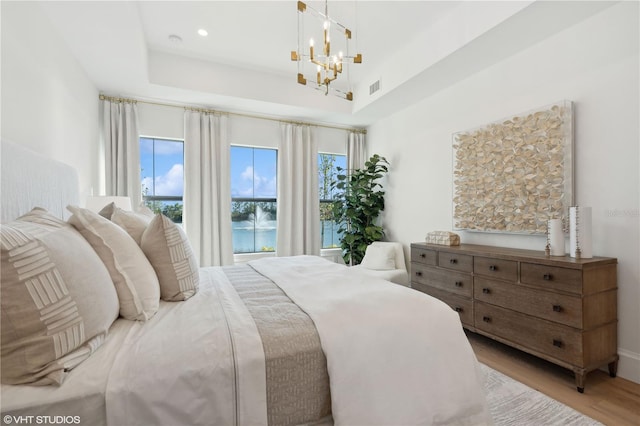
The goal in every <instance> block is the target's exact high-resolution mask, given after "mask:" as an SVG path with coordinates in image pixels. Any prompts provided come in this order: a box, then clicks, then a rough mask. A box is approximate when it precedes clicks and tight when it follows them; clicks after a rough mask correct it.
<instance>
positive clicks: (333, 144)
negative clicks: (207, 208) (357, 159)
mask: <svg viewBox="0 0 640 426" xmlns="http://www.w3.org/2000/svg"><path fill="white" fill-rule="evenodd" d="M283 120H286V118H283ZM228 123H229V129H228V136H229V140H230V142H231V144H232V145H246V146H256V147H265V148H277V147H278V142H279V141H280V123H279V122H278V121H274V120H271V119H262V118H254V117H249V116H243V115H238V114H230V115H229V120H228ZM138 130H139V132H140V134H141V135H144V136H153V137H159V138H172V139H184V108H183V107H179V106H163V105H154V104H145V103H143V102H139V103H138ZM313 134H314V137H315V138H316V139H317V141H318V150H319V151H320V152H326V153H331V154H344V153H346V143H347V131H346V130H343V129H334V128H328V127H321V126H314V130H313Z"/></svg>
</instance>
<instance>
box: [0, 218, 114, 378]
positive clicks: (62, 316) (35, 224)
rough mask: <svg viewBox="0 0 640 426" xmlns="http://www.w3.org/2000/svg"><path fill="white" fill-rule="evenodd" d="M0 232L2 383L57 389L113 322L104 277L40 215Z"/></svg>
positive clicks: (63, 231) (66, 228)
mask: <svg viewBox="0 0 640 426" xmlns="http://www.w3.org/2000/svg"><path fill="white" fill-rule="evenodd" d="M0 233H1V247H2V265H1V269H0V276H1V279H0V288H1V290H0V291H1V292H2V299H1V309H2V337H1V340H2V342H1V345H2V351H1V352H2V363H1V365H2V383H6V384H22V383H28V384H33V385H50V384H58V385H59V384H61V383H62V382H63V380H64V378H65V376H66V375H67V372H68V371H69V370H71V369H72V368H74V367H75V366H77V365H78V364H80V363H81V362H82V361H84V360H85V359H87V358H88V357H89V356H90V355H91V354H92V353H93V352H94V351H95V350H96V349H97V348H98V347H100V345H101V344H102V342H103V341H104V339H105V337H106V335H107V331H108V330H109V327H110V326H111V324H112V323H113V321H114V320H115V319H116V318H117V317H118V296H117V295H116V291H115V289H114V287H113V283H112V282H111V278H110V276H109V272H108V271H107V268H106V267H105V265H104V263H103V262H102V261H101V260H100V258H99V257H98V255H97V254H96V252H95V251H94V250H93V249H92V248H91V246H90V245H89V243H87V241H86V240H85V239H84V238H83V237H82V235H80V233H79V232H78V231H76V230H75V229H74V228H73V227H72V226H71V225H69V224H68V223H66V222H64V221H63V220H61V219H58V218H56V217H54V216H52V215H51V214H49V213H47V212H46V210H44V209H39V208H36V209H34V210H32V211H31V212H30V213H27V214H26V215H24V216H22V217H20V218H18V219H16V220H15V221H13V222H10V223H7V224H3V225H2V227H1V228H0Z"/></svg>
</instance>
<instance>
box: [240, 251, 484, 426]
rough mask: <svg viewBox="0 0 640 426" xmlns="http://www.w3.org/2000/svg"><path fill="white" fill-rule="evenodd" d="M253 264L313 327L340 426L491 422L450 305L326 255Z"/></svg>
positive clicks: (479, 380)
mask: <svg viewBox="0 0 640 426" xmlns="http://www.w3.org/2000/svg"><path fill="white" fill-rule="evenodd" d="M250 265H251V266H252V267H253V268H254V269H256V270H257V271H258V272H260V273H261V274H263V275H265V276H267V277H268V278H270V279H271V280H272V281H274V282H275V283H276V284H277V285H278V286H279V287H280V288H281V289H282V290H283V291H284V292H285V293H286V294H287V295H288V296H289V298H291V299H292V300H293V301H294V302H295V303H296V304H297V305H298V306H300V307H301V308H302V309H303V310H304V311H305V312H306V313H307V314H308V315H309V316H310V317H311V319H312V320H313V321H314V323H315V325H316V328H317V329H318V333H319V335H320V341H321V344H322V348H323V350H324V352H325V355H326V357H327V364H328V371H329V382H330V387H331V409H332V412H333V418H334V422H335V424H336V425H445V424H446V425H480V424H491V423H492V421H491V417H490V415H489V411H488V407H487V403H486V399H485V394H484V390H483V386H482V380H483V379H482V373H481V372H480V369H479V365H478V362H477V360H476V358H475V355H474V353H473V351H472V349H471V346H470V344H469V342H468V340H467V338H466V336H465V335H464V332H463V329H462V326H461V323H460V320H459V317H458V314H457V313H456V312H454V311H453V310H452V309H451V308H449V307H448V306H447V305H445V304H444V303H442V302H440V301H438V300H436V299H434V298H432V297H429V296H427V295H425V294H422V293H420V292H418V291H415V290H411V289H409V288H406V287H403V286H399V285H393V284H391V283H389V282H388V281H384V280H379V279H375V278H370V277H367V276H364V275H362V274H360V273H358V272H356V271H355V270H352V269H350V268H347V267H345V266H343V265H338V264H335V263H331V262H328V261H326V260H323V259H321V258H318V257H311V256H296V257H282V258H269V259H260V260H256V261H252V262H250Z"/></svg>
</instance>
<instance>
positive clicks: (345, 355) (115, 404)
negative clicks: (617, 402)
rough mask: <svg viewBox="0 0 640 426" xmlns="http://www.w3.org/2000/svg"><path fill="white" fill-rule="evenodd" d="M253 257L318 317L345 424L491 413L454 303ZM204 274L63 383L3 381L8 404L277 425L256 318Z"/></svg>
mask: <svg viewBox="0 0 640 426" xmlns="http://www.w3.org/2000/svg"><path fill="white" fill-rule="evenodd" d="M251 266H252V267H253V268H254V269H256V270H257V271H258V272H260V273H262V274H263V275H265V276H267V277H268V278H270V279H271V280H273V281H274V282H275V283H276V284H277V285H278V286H279V287H280V288H282V289H283V291H285V293H286V294H287V295H288V296H289V297H290V298H291V299H292V300H293V301H294V302H295V303H297V304H298V305H299V306H300V307H301V308H302V309H303V310H304V311H306V312H307V313H308V314H309V316H310V317H311V319H312V320H313V321H314V323H315V325H316V328H317V329H318V333H319V335H320V340H321V343H322V348H323V350H324V352H325V354H326V357H327V363H328V371H329V379H330V388H331V403H332V412H333V419H334V422H335V424H336V425H350V426H355V425H418V424H424V425H437V424H451V425H455V424H458V425H479V424H489V423H491V419H490V417H489V415H488V410H487V406H486V402H485V397H484V393H483V390H482V385H481V380H482V378H481V377H482V376H481V375H480V374H481V373H480V370H479V369H478V363H477V361H476V359H475V356H474V354H473V351H472V350H471V347H470V345H469V343H468V341H467V339H466V337H465V335H464V333H463V331H462V327H461V325H460V321H459V319H458V316H457V314H456V313H455V312H454V311H452V310H451V309H450V308H449V307H448V306H446V305H445V304H443V303H441V302H439V301H437V300H436V299H433V298H431V297H429V296H427V295H425V294H422V293H420V292H417V291H415V290H411V289H408V288H406V287H403V286H399V285H394V284H391V283H389V282H387V281H382V280H378V279H374V278H369V277H365V276H363V275H359V274H358V273H357V270H353V269H351V268H347V267H345V266H343V265H337V264H335V263H332V262H328V261H326V260H323V259H321V258H317V257H309V256H300V257H291V258H270V259H263V260H259V261H254V262H251ZM201 278H202V283H201V287H200V290H199V292H198V293H197V294H196V295H195V296H194V297H192V298H191V299H189V300H188V301H186V302H176V303H167V302H161V309H160V310H159V312H158V313H157V314H156V316H155V317H154V318H152V319H151V320H149V321H147V322H144V323H142V322H131V321H118V322H117V323H116V324H115V325H114V328H116V330H112V335H111V336H110V337H109V339H107V342H106V344H105V347H104V348H102V349H101V350H99V351H98V352H97V353H96V354H94V355H93V356H92V357H91V358H90V359H89V360H87V361H85V363H83V364H81V365H80V366H79V367H78V368H77V369H74V370H73V371H72V372H71V373H70V375H69V380H68V381H66V382H65V384H64V385H63V386H62V387H60V388H54V387H46V389H44V388H45V387H38V388H34V387H32V386H3V387H2V392H3V395H2V408H3V414H6V413H7V412H11V413H14V414H18V415H19V414H29V415H33V414H34V413H39V414H61V415H62V414H64V415H80V416H81V418H82V424H105V423H106V424H109V425H114V426H120V425H221V426H227V425H229V426H230V425H266V424H267V406H266V383H265V367H264V364H265V363H264V352H263V349H262V343H261V341H260V337H259V334H258V331H257V328H256V326H255V323H254V322H253V319H252V318H251V315H250V313H249V312H248V311H247V309H246V307H245V305H244V304H243V302H242V300H241V299H240V297H239V296H238V294H237V293H236V291H235V289H234V288H233V286H232V285H231V284H230V283H229V281H228V279H227V277H226V275H225V274H224V272H223V270H222V269H221V268H204V269H202V270H201ZM118 325H123V326H126V327H116V326H118ZM118 330H119V331H120V332H118ZM101 363H102V364H103V365H102V367H100V366H98V365H97V364H101ZM94 371H95V373H96V374H93V373H92V372H94ZM98 373H99V374H98ZM83 395H84V396H83ZM87 395H91V396H92V399H87V398H86V397H87ZM93 396H95V398H93ZM103 398H104V399H103ZM94 399H95V401H94ZM78 401H83V402H82V403H81V404H82V405H78ZM101 401H104V402H105V404H104V405H102V403H101ZM105 411H106V412H105ZM105 417H106V418H105Z"/></svg>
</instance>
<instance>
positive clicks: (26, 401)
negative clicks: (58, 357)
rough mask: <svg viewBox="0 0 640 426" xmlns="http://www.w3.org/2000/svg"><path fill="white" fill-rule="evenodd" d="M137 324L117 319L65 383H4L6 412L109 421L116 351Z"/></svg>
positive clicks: (92, 422)
mask: <svg viewBox="0 0 640 426" xmlns="http://www.w3.org/2000/svg"><path fill="white" fill-rule="evenodd" d="M134 324H135V323H134V322H133V321H128V320H125V319H119V320H116V322H114V323H113V325H112V326H111V328H110V329H109V336H108V337H107V339H106V340H105V343H104V344H103V345H102V346H101V347H100V348H99V349H98V350H97V351H96V352H95V353H94V354H93V355H91V356H90V357H89V358H88V359H87V360H86V361H84V362H83V363H81V364H80V365H79V366H78V367H76V368H74V369H73V370H71V372H70V373H69V374H68V376H67V377H66V378H65V381H64V384H63V386H60V387H58V386H28V385H21V386H12V385H2V387H1V388H0V394H1V396H2V398H1V404H0V405H1V408H2V415H3V416H4V415H12V416H80V421H81V424H85V425H92V426H94V425H95V426H104V425H106V424H107V421H106V408H105V393H106V388H107V379H108V377H109V372H110V371H111V366H112V365H113V362H114V360H115V358H116V355H117V354H118V352H119V351H120V347H121V346H122V343H123V342H124V340H125V339H126V337H127V334H128V332H129V330H130V329H131V328H132V327H133V325H134ZM34 422H35V420H34ZM44 424H46V422H45V423H44Z"/></svg>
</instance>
